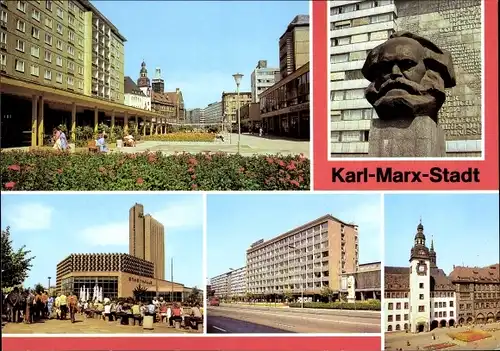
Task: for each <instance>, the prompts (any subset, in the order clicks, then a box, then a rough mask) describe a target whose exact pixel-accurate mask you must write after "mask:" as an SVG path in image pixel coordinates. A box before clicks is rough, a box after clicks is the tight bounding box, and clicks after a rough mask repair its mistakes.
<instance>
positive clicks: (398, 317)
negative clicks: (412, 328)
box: [387, 314, 409, 322]
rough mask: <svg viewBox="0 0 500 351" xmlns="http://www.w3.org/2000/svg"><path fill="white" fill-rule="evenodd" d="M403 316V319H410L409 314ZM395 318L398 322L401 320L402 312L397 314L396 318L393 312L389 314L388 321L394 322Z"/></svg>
mask: <svg viewBox="0 0 500 351" xmlns="http://www.w3.org/2000/svg"><path fill="white" fill-rule="evenodd" d="M403 318H404V319H403V320H405V321H407V320H408V319H409V316H408V315H407V314H405V315H404V316H403ZM394 320H395V321H396V322H401V315H400V314H397V315H396V318H394V316H393V315H392V314H389V315H387V321H388V322H394Z"/></svg>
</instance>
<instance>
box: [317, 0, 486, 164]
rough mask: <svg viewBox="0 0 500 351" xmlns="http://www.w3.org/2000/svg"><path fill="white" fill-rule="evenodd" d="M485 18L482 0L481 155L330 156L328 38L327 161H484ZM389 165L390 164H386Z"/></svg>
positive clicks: (328, 61)
mask: <svg viewBox="0 0 500 351" xmlns="http://www.w3.org/2000/svg"><path fill="white" fill-rule="evenodd" d="M428 1H444V0H428ZM332 3H333V1H332V0H329V1H328V9H327V11H326V14H325V15H326V16H327V21H326V23H327V31H328V36H327V38H328V39H329V38H330V36H331V34H330V27H329V23H330V8H331V6H332ZM484 18H485V8H484V0H482V1H481V156H480V157H417V158H411V157H364V156H362V155H363V154H360V156H359V157H341V156H339V157H332V156H331V155H332V152H331V145H332V141H331V132H332V130H331V121H330V112H331V105H332V102H331V100H330V75H331V70H330V51H331V46H330V42H329V40H327V42H326V43H325V44H326V45H327V48H328V49H327V50H326V52H327V55H328V56H327V61H326V62H327V65H328V70H327V71H328V83H327V84H328V88H327V109H328V111H327V114H328V115H327V131H328V134H327V141H328V145H327V149H328V151H327V161H335V162H343V161H396V162H397V161H406V162H415V161H417V162H418V161H420V162H427V161H484V160H485V155H486V143H485V138H486V134H485V133H486V129H485V122H486V113H485V100H486V99H485V82H484V80H485V53H484V44H485V31H486V29H485V26H484V22H485V20H484ZM388 166H390V165H388Z"/></svg>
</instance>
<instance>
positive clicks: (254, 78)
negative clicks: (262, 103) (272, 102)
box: [250, 60, 280, 102]
mask: <svg viewBox="0 0 500 351" xmlns="http://www.w3.org/2000/svg"><path fill="white" fill-rule="evenodd" d="M279 79H280V71H279V69H278V68H272V67H267V60H259V62H258V63H257V66H256V67H255V69H254V70H253V72H252V75H251V76H250V86H251V89H250V90H251V91H252V102H259V95H260V93H262V92H263V91H264V90H266V89H267V88H270V87H272V86H273V85H274V83H276V82H277V81H279Z"/></svg>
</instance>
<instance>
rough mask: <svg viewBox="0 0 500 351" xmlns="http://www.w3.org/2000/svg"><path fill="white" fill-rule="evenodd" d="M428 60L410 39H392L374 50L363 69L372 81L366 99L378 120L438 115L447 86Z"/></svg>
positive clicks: (424, 53) (422, 48) (423, 51)
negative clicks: (428, 65) (429, 66)
mask: <svg viewBox="0 0 500 351" xmlns="http://www.w3.org/2000/svg"><path fill="white" fill-rule="evenodd" d="M425 59H426V48H424V47H423V46H422V45H421V44H420V43H419V42H418V41H416V40H414V39H412V38H408V37H396V38H391V39H389V40H388V41H387V42H385V43H384V44H382V45H380V46H379V47H377V48H375V49H373V50H372V52H371V53H370V55H369V57H368V59H367V62H366V63H365V67H364V68H363V70H364V72H363V73H364V74H365V72H367V73H368V77H367V78H368V79H369V80H371V84H370V85H369V86H368V88H367V89H366V91H365V96H366V99H367V100H368V101H369V102H370V104H372V105H373V106H374V107H375V110H376V112H377V114H378V116H379V118H381V119H390V118H395V117H401V116H404V117H410V116H417V115H428V116H430V117H433V118H435V117H436V116H437V112H438V110H439V108H440V107H441V106H442V104H443V102H444V99H445V93H444V88H445V85H444V81H443V79H442V78H441V76H440V75H439V74H438V73H437V72H434V71H433V70H430V69H429V68H428V67H427V66H426V64H425ZM366 75H367V74H365V76H366Z"/></svg>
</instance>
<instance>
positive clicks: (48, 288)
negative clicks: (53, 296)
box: [47, 277, 52, 291]
mask: <svg viewBox="0 0 500 351" xmlns="http://www.w3.org/2000/svg"><path fill="white" fill-rule="evenodd" d="M48 278H49V286H48V287H47V291H49V290H50V278H52V277H48Z"/></svg>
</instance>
